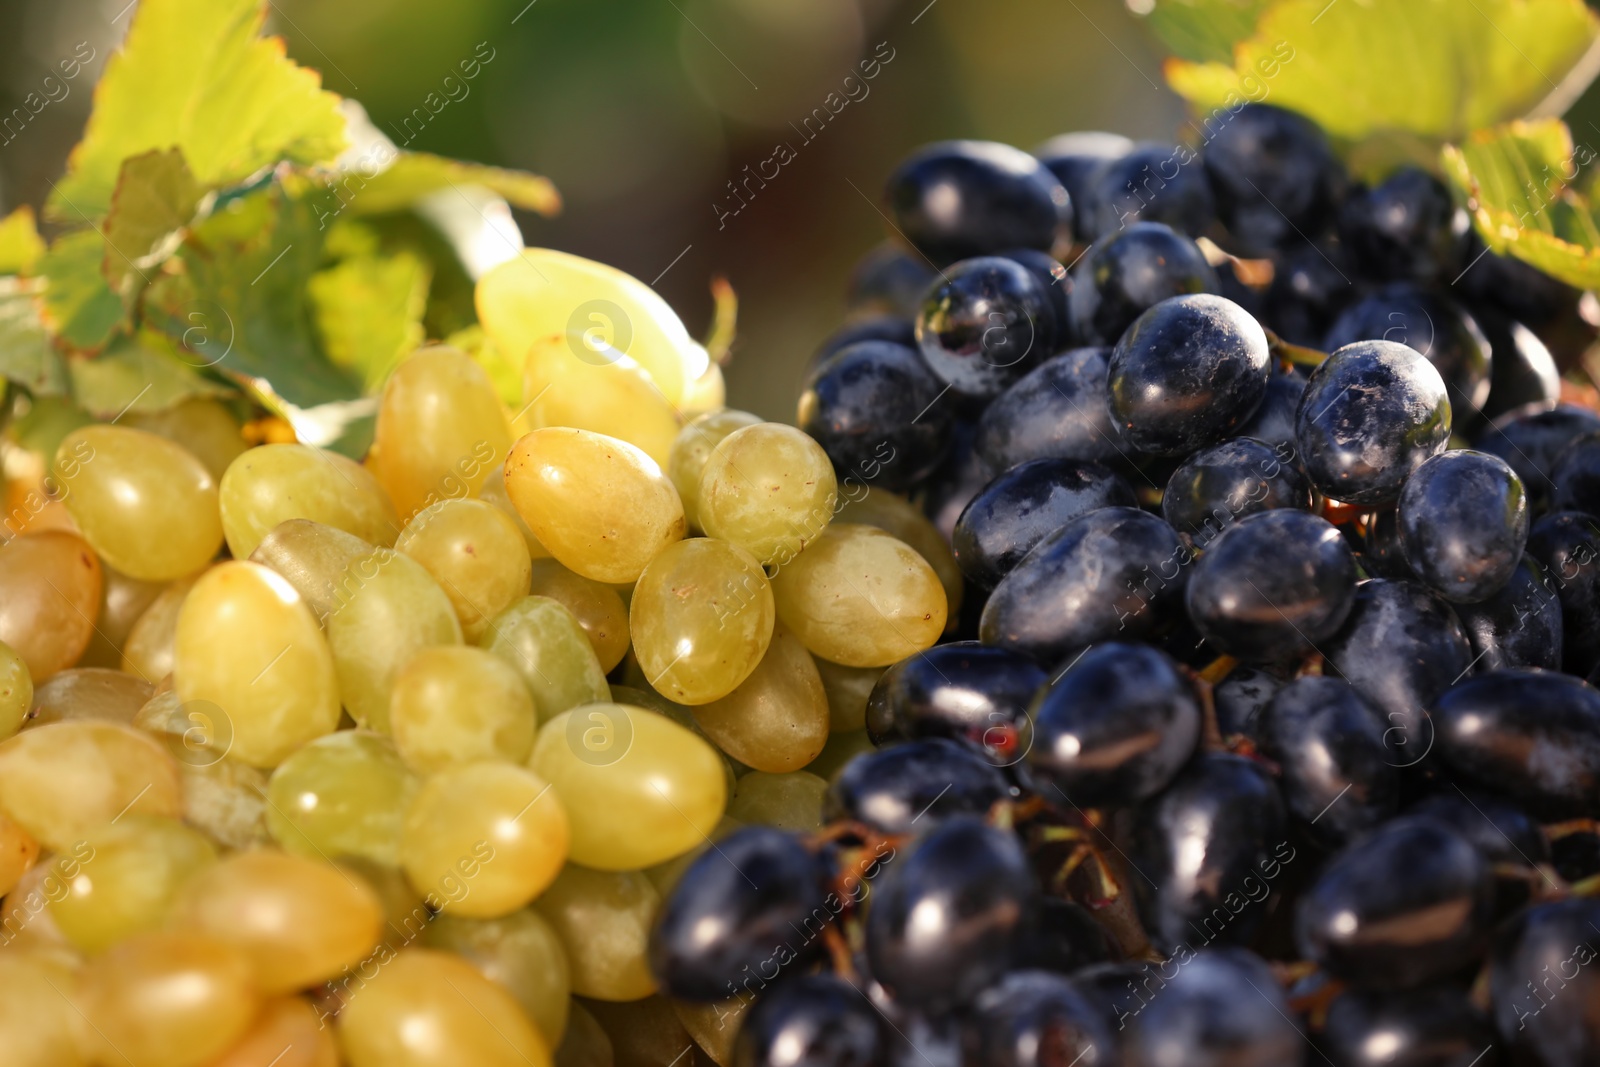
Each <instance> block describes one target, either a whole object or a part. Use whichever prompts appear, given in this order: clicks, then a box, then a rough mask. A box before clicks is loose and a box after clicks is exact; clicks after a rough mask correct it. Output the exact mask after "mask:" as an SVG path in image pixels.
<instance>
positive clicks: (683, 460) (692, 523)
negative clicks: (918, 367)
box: [666, 329, 911, 530]
mask: <svg viewBox="0 0 1600 1067" xmlns="http://www.w3.org/2000/svg"><path fill="white" fill-rule="evenodd" d="M910 340H911V338H910V331H909V329H908V330H907V336H906V343H910ZM760 424H761V418H760V416H757V415H752V414H750V413H749V412H748V411H735V410H733V409H731V408H726V409H724V410H722V411H712V412H708V413H706V414H704V415H701V416H700V417H699V418H696V419H694V420H692V421H691V422H690V423H689V424H688V425H687V426H685V427H684V428H683V429H681V430H679V431H678V436H677V437H676V438H674V439H673V442H672V450H671V452H670V454H669V455H668V457H667V466H666V471H667V477H668V478H670V479H672V487H673V488H674V489H676V490H677V491H678V499H679V500H680V501H681V502H682V503H683V518H684V521H685V522H686V523H688V527H689V529H690V530H702V529H703V528H702V527H701V525H700V474H701V472H702V471H704V470H705V467H706V460H708V459H710V458H711V453H712V451H713V450H714V449H715V448H716V447H717V445H719V444H721V443H722V439H723V438H725V437H727V436H728V435H729V434H731V433H733V432H734V431H735V430H742V429H744V428H745V427H746V426H758V425H760Z"/></svg>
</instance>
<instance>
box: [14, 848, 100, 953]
mask: <svg viewBox="0 0 1600 1067" xmlns="http://www.w3.org/2000/svg"><path fill="white" fill-rule="evenodd" d="M64 892H66V887H65V886H63V885H62V884H61V878H60V877H59V876H58V875H57V874H56V870H55V864H53V863H38V864H35V865H34V866H32V867H30V868H29V869H28V871H27V873H25V874H24V875H23V876H22V878H21V879H20V880H19V881H18V882H17V887H16V888H15V889H13V890H12V891H11V892H10V893H8V894H6V897H5V899H4V900H0V932H3V936H0V947H3V948H5V949H7V950H13V949H19V950H26V951H30V952H31V951H38V952H43V953H49V954H51V955H65V956H69V957H71V958H72V959H74V960H76V959H77V958H78V957H79V955H80V954H79V952H78V950H77V949H75V948H73V947H72V942H70V941H68V940H67V935H66V934H63V933H62V932H61V930H60V929H59V928H58V927H57V926H56V921H55V919H54V918H53V917H52V916H51V914H50V901H51V899H52V898H55V897H59V896H60V895H61V894H62V893H64ZM6 955H7V953H6V952H0V959H3V958H5V956H6Z"/></svg>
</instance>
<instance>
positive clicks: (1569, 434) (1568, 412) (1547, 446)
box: [1474, 404, 1600, 514]
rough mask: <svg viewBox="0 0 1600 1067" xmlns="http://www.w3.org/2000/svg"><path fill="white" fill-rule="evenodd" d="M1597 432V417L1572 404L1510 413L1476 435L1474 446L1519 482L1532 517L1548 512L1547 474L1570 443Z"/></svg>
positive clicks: (1550, 485)
mask: <svg viewBox="0 0 1600 1067" xmlns="http://www.w3.org/2000/svg"><path fill="white" fill-rule="evenodd" d="M1597 430H1600V415H1597V414H1595V413H1594V412H1592V411H1590V410H1589V409H1587V408H1581V407H1578V406H1577V405H1575V404H1557V405H1556V406H1555V407H1544V406H1540V407H1534V408H1524V409H1518V410H1516V411H1510V412H1507V413H1506V414H1504V415H1502V416H1500V417H1499V418H1497V419H1496V420H1495V421H1494V423H1493V424H1491V425H1490V426H1487V427H1485V428H1484V429H1483V430H1481V431H1480V432H1479V433H1478V437H1477V440H1476V442H1475V443H1474V447H1476V448H1477V449H1478V450H1479V451H1480V452H1487V453H1489V454H1490V455H1493V456H1499V457H1500V458H1501V459H1503V460H1505V461H1506V462H1507V463H1509V464H1510V465H1511V469H1512V470H1514V471H1516V472H1517V477H1518V478H1521V479H1522V484H1523V487H1524V488H1525V489H1526V490H1527V493H1528V499H1529V501H1530V502H1531V503H1532V505H1533V510H1534V512H1535V513H1536V514H1539V513H1543V512H1545V511H1547V510H1550V509H1549V501H1550V494H1551V493H1552V492H1553V491H1554V490H1555V483H1554V482H1553V481H1551V473H1552V472H1553V471H1554V470H1555V465H1556V461H1557V460H1558V459H1559V458H1560V457H1561V453H1562V452H1563V451H1565V449H1566V447H1567V446H1568V445H1570V444H1571V443H1572V442H1574V441H1576V440H1578V439H1579V438H1580V437H1583V436H1585V435H1586V434H1590V433H1593V432H1595V431H1597Z"/></svg>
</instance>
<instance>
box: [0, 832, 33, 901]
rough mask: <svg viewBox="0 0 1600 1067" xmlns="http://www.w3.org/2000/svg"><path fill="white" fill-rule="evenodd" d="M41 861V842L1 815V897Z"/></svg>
mask: <svg viewBox="0 0 1600 1067" xmlns="http://www.w3.org/2000/svg"><path fill="white" fill-rule="evenodd" d="M38 859H39V842H37V841H35V840H34V839H33V835H32V834H30V833H28V831H26V830H24V829H23V828H22V827H21V826H19V825H18V824H17V823H16V822H14V821H13V820H11V819H10V818H7V817H6V816H5V815H3V814H0V897H3V896H5V895H6V894H7V893H9V892H11V891H12V890H13V889H15V888H16V886H17V883H18V882H20V881H22V876H23V875H25V874H27V873H28V870H29V869H30V868H31V867H32V866H33V865H34V864H35V863H36V862H38Z"/></svg>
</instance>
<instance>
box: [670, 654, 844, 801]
mask: <svg viewBox="0 0 1600 1067" xmlns="http://www.w3.org/2000/svg"><path fill="white" fill-rule="evenodd" d="M694 721H695V722H697V723H699V724H700V729H701V730H703V731H705V734H706V736H707V737H709V738H711V740H712V741H713V742H715V743H716V746H717V747H718V748H720V749H722V751H724V752H726V753H727V754H728V755H730V756H732V757H733V758H734V759H736V760H738V761H739V762H740V763H743V764H745V765H746V766H748V767H754V768H755V769H756V770H758V771H770V772H772V773H775V774H778V773H782V772H784V771H795V770H799V769H800V768H801V767H804V766H805V765H806V764H808V763H810V762H811V761H812V760H813V759H816V757H817V753H819V752H821V751H822V746H823V745H825V744H827V743H828V694H827V692H826V690H824V689H823V688H822V678H821V677H820V676H819V675H818V674H817V667H816V664H815V663H813V662H812V660H811V653H809V652H807V651H806V648H805V646H804V645H802V644H801V643H800V639H799V638H797V637H795V635H794V634H792V633H790V632H789V630H788V629H787V628H786V627H784V626H776V627H774V628H773V631H772V643H771V644H769V645H768V646H767V654H766V655H765V656H763V657H761V662H760V663H758V664H757V665H756V668H755V670H753V671H751V672H750V676H749V677H748V678H746V679H745V680H744V681H743V682H741V683H740V684H739V687H738V688H737V689H735V690H734V691H733V692H731V693H729V694H728V695H727V696H724V697H722V698H720V699H718V700H713V701H712V702H711V703H709V704H702V705H700V706H699V707H697V708H695V709H694Z"/></svg>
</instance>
